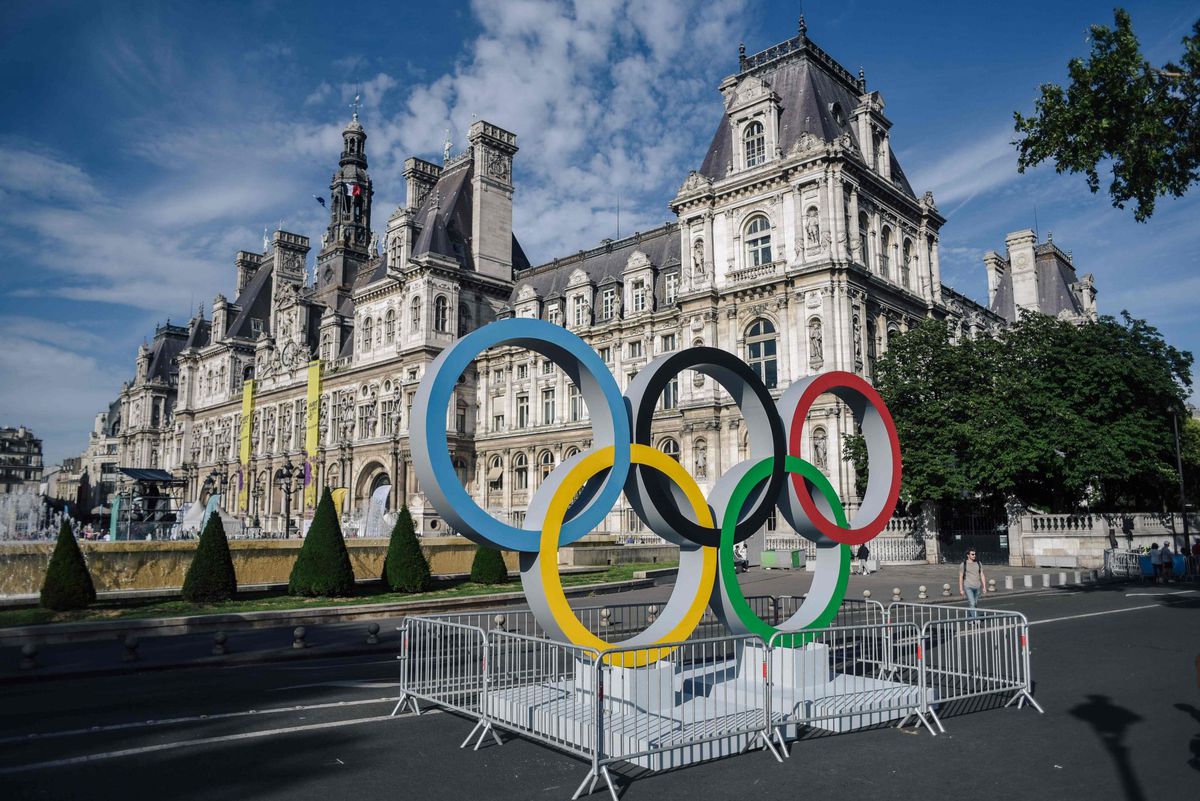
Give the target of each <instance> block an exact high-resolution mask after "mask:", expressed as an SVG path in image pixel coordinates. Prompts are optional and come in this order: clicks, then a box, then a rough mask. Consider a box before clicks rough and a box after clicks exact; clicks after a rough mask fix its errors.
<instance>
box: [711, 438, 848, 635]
mask: <svg viewBox="0 0 1200 801" xmlns="http://www.w3.org/2000/svg"><path fill="white" fill-rule="evenodd" d="M773 460H774V457H768V458H766V459H763V460H762V461H761V462H759V463H758V464H756V465H754V466H753V467H752V468H750V470H748V471H747V472H746V475H744V476H742V480H741V481H739V482H738V483H737V485H736V486H735V487H734V488H733V492H732V493H731V495H730V497H729V506H728V507H726V509H725V516H724V518H723V519H722V520H721V545H720V554H719V561H718V564H719V565H720V592H721V594H722V595H723V596H724V600H725V601H726V602H727V604H728V605H729V606H730V607H732V609H733V611H734V614H736V615H737V618H738V621H739V622H741V624H742V625H743V626H745V628H746V630H747V631H748V632H749V633H750V634H755V635H758V636H759V637H761V638H762V639H763V641H764V642H770V640H771V637H773V636H774V635H776V634H792V635H793V636H791V637H780V638H779V639H777V640H776V641H775V642H776V644H778V645H782V646H784V647H786V648H796V647H798V646H801V645H804V644H805V643H808V642H811V641H812V640H813V639H815V636H816V635H815V634H814V633H813V631H814V630H816V629H821V628H824V627H825V626H828V625H829V624H830V623H831V622H832V621H833V619H834V618H835V617H836V616H837V613H838V610H839V609H840V608H841V605H842V599H843V598H844V597H846V586H847V584H848V583H849V581H850V558H851V555H850V547H849V546H848V545H842V544H838V545H837V546H836V547H837V549H838V576H837V583H836V585H835V587H834V590H833V593H832V595H831V596H830V599H829V602H828V603H827V604H826V606H825V608H824V609H822V610H821V613H820V614H818V615H817V616H816V618H815V619H814V620H813V621H812V622H811V623H809V624H808V625H807V626H806V627H805V628H804V629H803V630H799V631H792V630H788V629H784V628H775V627H774V626H771V625H768V624H767V623H766V622H765V621H764V620H763V619H762V618H760V617H759V616H758V615H756V614H755V613H754V610H753V609H751V608H750V604H749V603H748V602H747V601H746V596H745V595H744V594H742V588H741V587H739V586H738V582H737V565H736V564H735V563H734V560H733V537H734V531H735V529H736V527H737V521H738V516H739V515H740V514H741V511H742V507H743V506H744V505H745V503H746V500H747V499H748V498H749V497H750V493H752V492H753V491H754V490H755V489H756V488H757V487H758V485H759V484H761V483H762V482H764V481H766V480H767V479H768V478H769V477H770V475H771V468H772V462H773ZM784 472H787V473H799V474H800V475H801V476H803V477H804V478H805V479H806V480H807V481H808V482H809V483H810V484H812V485H813V486H814V487H815V488H816V489H817V490H818V491H819V492H820V493H821V495H822V496H823V497H824V498H825V500H826V501H827V502H828V503H829V506H830V507H831V509H832V510H833V516H834V520H835V522H836V523H837V524H838V525H839V526H841V527H842V528H849V527H850V523H849V521H848V520H847V519H846V510H845V508H844V507H843V506H842V502H841V499H839V498H838V496H837V491H836V490H835V489H834V488H833V485H832V484H830V483H829V479H827V478H826V477H825V474H824V473H822V472H821V471H820V470H818V469H817V468H816V467H815V466H814V465H812V464H809V463H808V462H806V461H804V460H803V459H801V458H800V457H798V456H788V457H786V460H785V462H784ZM784 491H785V492H788V491H790V486H788V487H787V488H786V489H785V490H784ZM805 603H807V600H806V601H805ZM802 608H803V607H802Z"/></svg>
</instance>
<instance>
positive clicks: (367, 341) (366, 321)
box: [362, 317, 371, 351]
mask: <svg viewBox="0 0 1200 801" xmlns="http://www.w3.org/2000/svg"><path fill="white" fill-rule="evenodd" d="M362 348H363V350H364V351H366V350H370V349H371V318H370V317H364V318H363V323H362Z"/></svg>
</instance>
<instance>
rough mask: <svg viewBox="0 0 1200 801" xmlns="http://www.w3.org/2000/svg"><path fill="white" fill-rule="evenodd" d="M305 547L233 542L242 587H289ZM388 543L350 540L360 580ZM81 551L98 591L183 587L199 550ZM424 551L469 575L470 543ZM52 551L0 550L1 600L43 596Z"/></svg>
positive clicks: (425, 544) (141, 546)
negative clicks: (298, 559) (15, 596)
mask: <svg viewBox="0 0 1200 801" xmlns="http://www.w3.org/2000/svg"><path fill="white" fill-rule="evenodd" d="M302 544H303V541H302V540H298V539H297V540H232V541H230V543H229V550H230V552H231V553H232V555H233V568H234V571H235V572H236V573H237V580H238V584H240V585H250V584H284V583H287V580H288V576H289V575H290V574H291V572H292V565H293V564H294V563H295V561H296V556H297V554H299V552H300V546H301V545H302ZM387 544H388V541H387V540H386V539H349V540H347V541H346V547H347V549H348V550H349V552H350V563H351V565H353V566H354V575H355V577H356V578H359V579H370V578H379V576H380V574H381V573H382V572H383V558H384V556H385V555H386V554H387ZM80 546H81V547H82V549H83V553H84V556H85V558H86V559H87V563H88V568H89V569H90V570H91V572H92V581H94V582H95V584H96V589H97V591H99V592H106V591H113V590H161V589H176V588H179V587H181V586H183V577H184V575H185V574H186V573H187V569H188V565H190V564H191V563H192V555H193V554H194V553H195V551H196V542H195V541H189V542H139V541H129V542H126V541H122V542H81V543H80ZM421 548H422V550H423V551H424V552H425V558H426V559H428V560H429V567H430V569H431V570H432V571H433V573H434V575H453V574H466V573H470V572H471V560H472V559H473V558H474V557H475V545H474V543H472V542H470V541H468V540H464V539H460V538H458V537H424V538H422V539H421ZM53 550H54V543H53V542H38V543H19V544H17V543H12V544H6V545H3V546H0V597H3V596H10V595H31V594H36V593H37V592H39V591H40V590H41V587H42V581H43V579H44V578H45V575H46V566H47V565H48V564H49V562H50V554H51V552H52V551H53ZM504 560H505V563H506V564H507V565H508V568H509V570H516V569H517V554H516V553H505V554H504Z"/></svg>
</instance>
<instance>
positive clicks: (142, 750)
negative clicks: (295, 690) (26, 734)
mask: <svg viewBox="0 0 1200 801" xmlns="http://www.w3.org/2000/svg"><path fill="white" fill-rule="evenodd" d="M436 711H437V710H433V709H431V710H429V712H426V713H424V714H430V713H432V712H436ZM415 717H416V715H396V716H395V717H393V716H392V715H376V716H374V717H369V718H353V719H351V720H335V721H329V722H327V723H310V724H308V725H307V726H287V727H285V728H282V729H267V730H265V731H248V732H242V733H241V734H226V735H222V736H220V737H201V738H200V739H197V740H181V741H178V742H174V743H159V744H157V745H144V746H141V747H139V748H125V749H122V750H120V751H108V752H106V753H102V754H88V755H86V756H77V757H68V758H66V759H55V760H51V761H49V762H34V763H32V764H29V765H17V766H15V767H11V768H0V776H5V775H9V774H13V773H26V772H28V771H31V770H45V769H46V768H60V767H65V766H68V765H80V764H83V763H87V762H101V761H103V760H106V759H118V758H120V757H127V756H140V755H142V754H152V753H155V752H157V751H170V750H173V749H176V748H188V747H191V746H197V745H213V744H215V743H231V742H237V741H239V740H256V739H258V738H260V737H272V736H274V735H277V734H295V733H296V732H302V731H317V730H320V729H336V728H340V727H342V726H357V725H359V724H362V723H378V722H380V721H384V720H402V719H404V718H415Z"/></svg>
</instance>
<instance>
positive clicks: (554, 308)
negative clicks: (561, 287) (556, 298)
mask: <svg viewBox="0 0 1200 801" xmlns="http://www.w3.org/2000/svg"><path fill="white" fill-rule="evenodd" d="M546 319H547V320H549V321H550V322H552V323H554V324H555V325H562V309H560V308H559V307H558V304H557V303H555V304H552V305H551V306H550V307H549V308H548V309H547V310H546Z"/></svg>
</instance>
